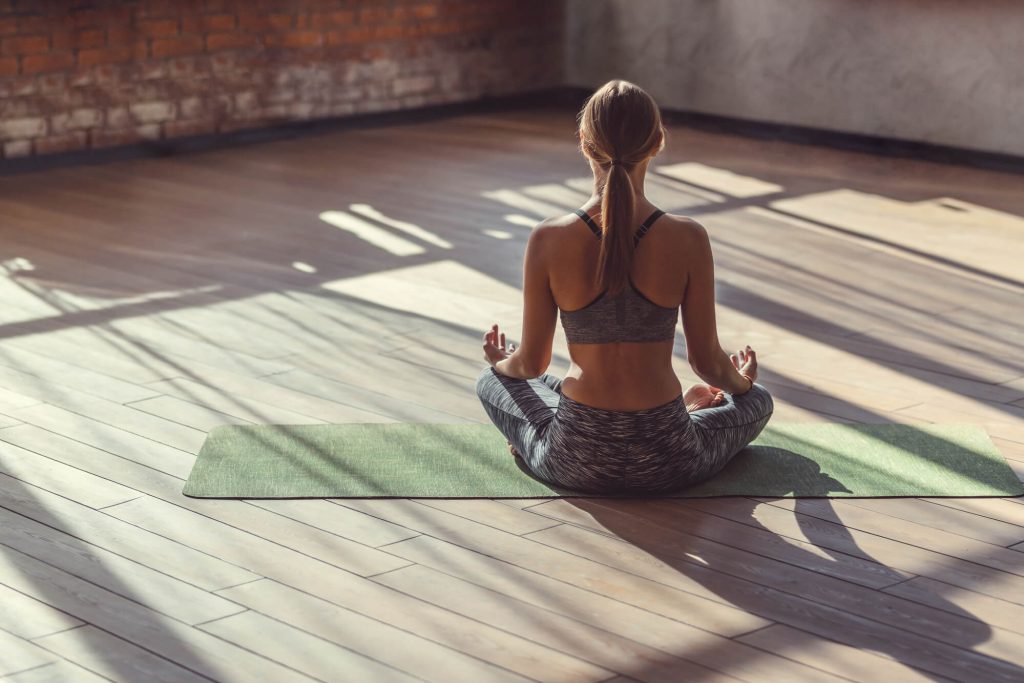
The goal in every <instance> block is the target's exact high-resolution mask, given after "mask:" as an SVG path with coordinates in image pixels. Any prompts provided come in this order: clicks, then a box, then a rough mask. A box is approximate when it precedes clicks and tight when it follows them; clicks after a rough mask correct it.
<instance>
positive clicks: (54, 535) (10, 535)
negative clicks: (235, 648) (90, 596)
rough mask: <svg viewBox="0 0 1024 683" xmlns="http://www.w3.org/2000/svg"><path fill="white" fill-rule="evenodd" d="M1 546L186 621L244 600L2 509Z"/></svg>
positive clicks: (218, 613) (228, 610) (216, 614)
mask: <svg viewBox="0 0 1024 683" xmlns="http://www.w3.org/2000/svg"><path fill="white" fill-rule="evenodd" d="M0 546H3V547H5V548H13V549H15V550H18V551H19V552H22V553H24V554H26V555H28V556H30V557H32V558H35V559H36V560H40V561H42V562H46V563H47V564H50V565H52V566H54V567H59V568H60V569H62V570H63V571H65V572H67V573H69V574H71V575H73V576H77V577H78V578H80V579H84V580H86V581H89V582H90V583H93V584H95V585H97V586H101V587H103V588H106V589H107V590H109V591H110V592H111V593H115V594H117V595H120V596H121V597H123V598H125V599H127V600H132V601H134V602H138V603H139V604H142V605H146V606H147V607H149V608H150V609H152V610H155V611H157V612H160V613H161V614H166V615H167V616H169V617H173V618H174V619H177V620H179V621H182V622H184V623H186V624H197V623H199V622H202V621H209V620H211V619H217V618H220V617H224V616H227V615H229V614H235V613H237V612H239V611H240V608H239V607H238V605H235V604H234V603H232V602H229V601H227V600H224V599H223V598H220V597H218V596H216V595H213V594H211V593H209V592H207V591H205V590H203V589H201V588H197V587H195V586H192V585H190V584H187V583H185V582H184V581H181V580H179V579H176V578H173V577H170V576H167V575H165V574H162V573H160V572H158V571H155V570H153V569H150V568H149V567H147V566H145V565H144V564H140V563H137V562H134V561H133V560H131V559H127V558H124V557H121V556H120V555H117V554H115V553H112V552H110V551H109V550H105V549H103V548H100V547H97V546H94V545H90V544H88V543H83V542H81V541H80V540H79V539H77V538H74V537H72V536H69V535H67V534H64V533H61V532H59V531H55V530H53V529H51V528H49V527H47V526H44V525H42V524H39V523H38V522H34V521H32V520H30V519H27V518H25V517H22V516H21V515H17V514H15V513H13V512H9V511H7V510H0Z"/></svg>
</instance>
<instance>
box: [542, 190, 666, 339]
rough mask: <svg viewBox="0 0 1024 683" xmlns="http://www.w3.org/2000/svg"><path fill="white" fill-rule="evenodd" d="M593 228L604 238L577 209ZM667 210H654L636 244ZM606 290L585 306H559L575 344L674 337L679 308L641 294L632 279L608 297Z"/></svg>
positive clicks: (566, 331) (578, 213)
mask: <svg viewBox="0 0 1024 683" xmlns="http://www.w3.org/2000/svg"><path fill="white" fill-rule="evenodd" d="M575 213H576V215H577V216H579V217H580V218H582V219H583V220H584V221H585V222H586V224H587V225H588V226H589V227H590V230H591V231H592V232H593V233H594V235H596V236H597V238H598V239H601V228H600V227H598V225H597V224H596V223H595V222H594V219H592V218H591V217H590V216H589V215H588V214H587V212H586V211H584V210H583V209H576V211H575ZM663 213H665V212H664V211H662V210H661V209H655V210H654V213H652V214H651V215H650V216H648V217H647V220H645V221H644V222H643V223H642V224H641V225H640V228H639V229H638V230H637V231H636V235H634V236H633V246H634V247H635V246H636V245H637V244H639V243H640V240H641V239H642V238H643V236H644V235H645V234H647V231H648V230H650V229H651V225H653V224H654V221H656V220H658V218H659V217H661V215H662V214H663ZM607 291H608V290H607V289H606V290H605V291H603V292H601V293H600V294H598V295H597V298H596V299H594V300H593V301H591V302H590V303H589V304H587V305H586V306H584V307H583V308H577V309H575V310H572V311H566V310H562V309H559V313H560V317H561V319H562V327H563V328H564V329H565V338H566V340H568V341H569V343H572V344H607V343H610V342H653V341H664V340H668V339H675V335H676V321H677V320H678V319H679V309H678V308H676V307H673V308H666V307H664V306H659V305H658V304H656V303H654V302H653V301H651V300H650V299H648V298H647V297H645V296H644V295H643V294H641V293H640V292H639V291H638V290H637V288H636V286H635V285H634V284H633V279H632V278H630V280H629V287H626V288H625V289H623V290H622V291H621V292H619V293H618V294H616V295H615V296H610V297H606V296H605V294H606V293H607Z"/></svg>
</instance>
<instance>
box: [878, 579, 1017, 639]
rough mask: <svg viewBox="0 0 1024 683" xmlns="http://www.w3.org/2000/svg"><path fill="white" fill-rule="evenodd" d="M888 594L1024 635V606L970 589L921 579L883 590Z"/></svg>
mask: <svg viewBox="0 0 1024 683" xmlns="http://www.w3.org/2000/svg"><path fill="white" fill-rule="evenodd" d="M882 590H884V591H885V592H886V593H892V594H893V595H901V596H903V597H906V598H908V599H910V600H914V601H915V602H919V603H922V604H928V605H932V606H934V607H936V608H937V609H941V610H946V611H948V612H952V613H955V614H970V615H971V616H973V617H974V618H976V619H980V620H981V621H983V622H985V623H986V624H989V625H991V626H995V627H998V628H1000V629H1005V630H1007V631H1012V632H1014V633H1024V621H1022V617H1024V607H1022V606H1021V605H1018V604H1016V603H1012V602H1008V601H1006V600H1000V599H999V598H993V597H991V596H988V595H983V594H981V593H977V592H975V591H971V590H967V589H966V588H958V587H957V586H952V585H950V584H948V583H943V582H941V581H935V580H934V579H929V578H928V577H926V576H919V577H917V578H915V579H911V580H909V581H904V582H903V583H898V584H896V585H895V586H889V587H887V588H883V589H882Z"/></svg>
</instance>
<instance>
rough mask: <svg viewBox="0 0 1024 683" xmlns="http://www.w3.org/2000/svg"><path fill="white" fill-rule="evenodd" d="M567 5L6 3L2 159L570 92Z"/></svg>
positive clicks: (462, 0)
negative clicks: (564, 86)
mask: <svg viewBox="0 0 1024 683" xmlns="http://www.w3.org/2000/svg"><path fill="white" fill-rule="evenodd" d="M563 13H564V3H563V2H560V1H558V0H305V1H303V0H289V1H281V0H277V1H271V0H206V1H201V0H134V1H133V0H120V1H118V0H93V1H91V2H88V1H83V0H64V1H58V0H49V1H48V0H0V148H2V154H3V156H4V157H5V158H14V157H24V156H29V155H41V154H52V153H58V152H69V151H77V150H83V149H90V148H102V147H112V146H118V145H130V144H137V143H140V142H144V141H147V140H159V139H165V138H174V137H180V136H189V135H201V134H209V133H218V132H230V131H234V130H238V129H240V128H251V127H260V126H268V125H274V124H279V123H286V122H292V121H297V120H308V119H322V118H334V117H344V116H346V115H352V114H356V113H365V112H374V111H392V110H397V109H407V108H414V107H420V106H424V105H429V104H439V103H445V102H456V101H467V100H474V99H479V98H481V97H486V96H492V95H507V94H513V93H518V92H526V91H530V90H535V89H542V88H546V87H550V86H555V85H560V84H561V82H562V63H563V59H562V52H561V45H562V38H563V35H562V31H563V26H564V16H563Z"/></svg>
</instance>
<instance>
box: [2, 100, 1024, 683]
mask: <svg viewBox="0 0 1024 683" xmlns="http://www.w3.org/2000/svg"><path fill="white" fill-rule="evenodd" d="M574 115H575V112H574V111H572V110H569V109H563V108H557V107H556V108H550V109H535V110H526V111H524V110H517V111H509V112H506V113H498V114H495V113H492V114H475V115H467V116H463V117H453V118H447V119H444V120H437V121H427V122H420V123H415V124H408V125H400V126H394V127H378V128H368V129H363V130H349V131H342V132H336V133H331V134H327V135H322V136H316V137H306V138H303V139H295V140H285V141H278V142H272V143H265V144H259V145H252V146H246V147H239V148H236V149H227V150H219V151H212V152H205V153H197V154H192V155H186V156H178V157H172V158H166V159H152V160H136V161H127V162H118V163H111V164H105V165H97V166H93V167H85V166H82V167H75V168H63V169H54V170H48V171H45V172H38V173H31V174H24V175H17V176H8V177H4V178H0V240H2V241H0V245H2V252H0V259H2V266H3V277H2V278H0V288H2V289H0V297H2V298H0V300H2V301H3V306H2V307H0V387H2V388H0V472H2V474H0V506H2V508H0V543H2V544H3V546H2V548H0V551H2V552H0V606H2V607H0V675H4V674H6V675H8V676H9V678H10V680H12V681H19V682H21V681H76V682H77V681H86V682H88V681H99V680H108V679H109V680H114V681H147V682H148V681H199V680H210V679H212V680H218V681H245V682H250V681H309V680H321V681H407V680H425V681H437V682H439V683H440V682H445V683H447V682H450V681H474V682H475V681H488V682H490V681H526V680H536V681H559V682H561V681H616V682H621V681H629V680H636V681H672V682H676V681H705V680H708V681H710V680H716V681H717V680H743V681H786V682H793V681H838V680H852V681H872V682H875V681H886V682H888V681H903V680H913V681H922V680H936V681H946V680H957V681H969V682H971V683H974V682H977V681H1021V680H1024V503H1022V500H1021V499H933V500H920V499H857V500H836V499H831V500H829V499H800V500H792V499H777V500H776V499H749V498H731V499H714V500H673V501H602V500H590V499H561V500H557V499H556V500H547V501H545V500H536V499H532V500H486V499H484V500H380V499H378V500H360V499H355V500H281V501H210V500H195V499H189V498H185V497H183V496H182V495H181V493H180V491H181V488H182V484H183V481H184V479H185V478H186V477H187V475H188V473H189V470H190V468H191V466H192V462H193V460H194V454H195V453H196V452H197V451H198V449H199V447H200V445H201V444H202V442H203V439H204V436H205V434H206V432H207V431H208V430H209V429H211V428H212V427H213V426H215V425H218V424H223V423H318V422H384V421H427V422H467V421H468V422H485V421H486V417H485V415H484V413H483V410H482V409H481V407H480V406H479V404H478V402H477V399H476V397H475V395H474V392H473V379H474V378H475V376H476V374H477V372H478V371H479V369H480V368H481V367H482V364H483V360H482V357H481V354H480V348H479V339H480V337H481V335H482V333H483V331H484V329H485V327H487V326H488V325H489V324H490V323H491V322H493V321H495V320H497V321H500V322H502V323H503V324H505V325H508V326H509V328H510V334H511V335H512V336H513V337H514V336H515V335H516V334H518V332H517V330H518V327H519V322H520V321H519V316H520V302H519V283H520V277H521V263H522V261H521V259H522V252H523V247H524V245H525V242H526V238H527V235H528V234H529V231H530V229H531V227H532V226H534V225H535V224H536V223H537V222H539V221H540V220H541V219H543V218H546V217H549V216H553V215H557V214H563V213H566V212H569V211H570V210H572V209H573V208H575V207H578V206H579V205H581V204H582V203H583V201H584V200H585V198H586V197H587V196H588V195H589V191H590V188H591V178H590V176H589V169H588V167H587V166H586V165H585V164H584V163H583V161H582V160H581V158H580V157H579V155H578V153H577V151H576V147H575V145H574V137H573V134H574V130H573V124H574ZM646 189H647V194H648V196H649V197H650V198H651V199H652V201H653V202H654V203H655V204H656V205H658V206H660V207H661V208H663V209H665V210H667V211H670V212H673V213H679V214H685V215H690V216H693V217H695V218H697V219H698V220H700V221H701V222H702V223H703V224H704V225H705V226H707V228H708V230H709V231H710V233H711V235H712V240H713V243H714V249H715V258H716V270H717V278H718V296H719V309H718V311H719V322H720V335H721V338H722V340H723V343H724V344H725V345H726V348H727V349H728V348H738V347H739V346H741V345H742V344H747V343H749V344H751V345H752V346H754V348H756V349H757V350H758V351H759V356H760V359H761V365H762V382H763V383H764V384H765V385H766V386H767V387H768V388H769V389H770V390H771V391H772V392H773V393H774V395H775V397H776V406H777V410H776V414H775V418H774V419H775V420H777V421H801V420H808V421H838V422H911V423H918V422H940V423H972V424H980V425H983V426H984V427H985V428H986V429H987V430H988V432H989V434H990V435H991V437H992V439H993V441H994V442H995V443H996V445H997V446H998V447H999V449H1000V450H1001V451H1002V453H1003V454H1004V455H1005V456H1006V458H1007V459H1008V460H1009V461H1010V463H1011V465H1012V466H1013V467H1014V468H1015V469H1016V470H1017V472H1018V473H1019V474H1020V475H1021V476H1024V421H1022V419H1021V418H1022V417H1024V354H1022V353H1021V346H1022V344H1024V327H1022V324H1021V320H1022V317H1024V316H1022V312H1024V310H1022V300H1024V298H1022V294H1024V284H1022V282H1021V280H1022V278H1024V272H1022V266H1021V264H1022V263H1024V218H1022V216H1024V177H1022V176H1013V175H1003V174H999V173H995V172H990V171H981V170H972V169H967V168H960V167H955V166H943V165H937V164H931V163H923V162H915V161H912V160H901V159H894V158H881V157H872V156H869V155H863V154H857V153H852V152H842V151H836V150H829V149H821V148H813V147H803V146H799V145H793V144H788V143H782V142H769V141H756V140H751V139H745V138H739V137H730V136H725V135H717V134H710V133H706V132H697V131H693V130H687V129H684V128H675V127H673V128H671V129H670V139H669V144H668V147H667V149H666V151H665V153H664V154H663V155H662V156H661V157H659V158H658V159H656V161H655V163H653V164H652V167H651V169H650V172H649V174H648V179H647V188H646ZM678 339H679V346H678V349H677V356H678V357H677V361H678V368H679V373H680V375H681V378H682V379H683V381H684V382H689V381H694V380H695V378H694V377H693V375H692V373H690V371H689V369H688V367H687V365H686V362H685V349H684V347H683V345H682V344H683V342H682V335H679V336H678ZM557 342H558V344H557V348H556V351H557V357H556V360H555V363H554V365H553V366H552V368H551V369H552V371H553V372H556V373H562V372H564V371H565V369H566V368H567V366H568V362H567V359H566V356H565V350H564V339H563V338H562V334H561V332H559V333H558V335H557Z"/></svg>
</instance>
